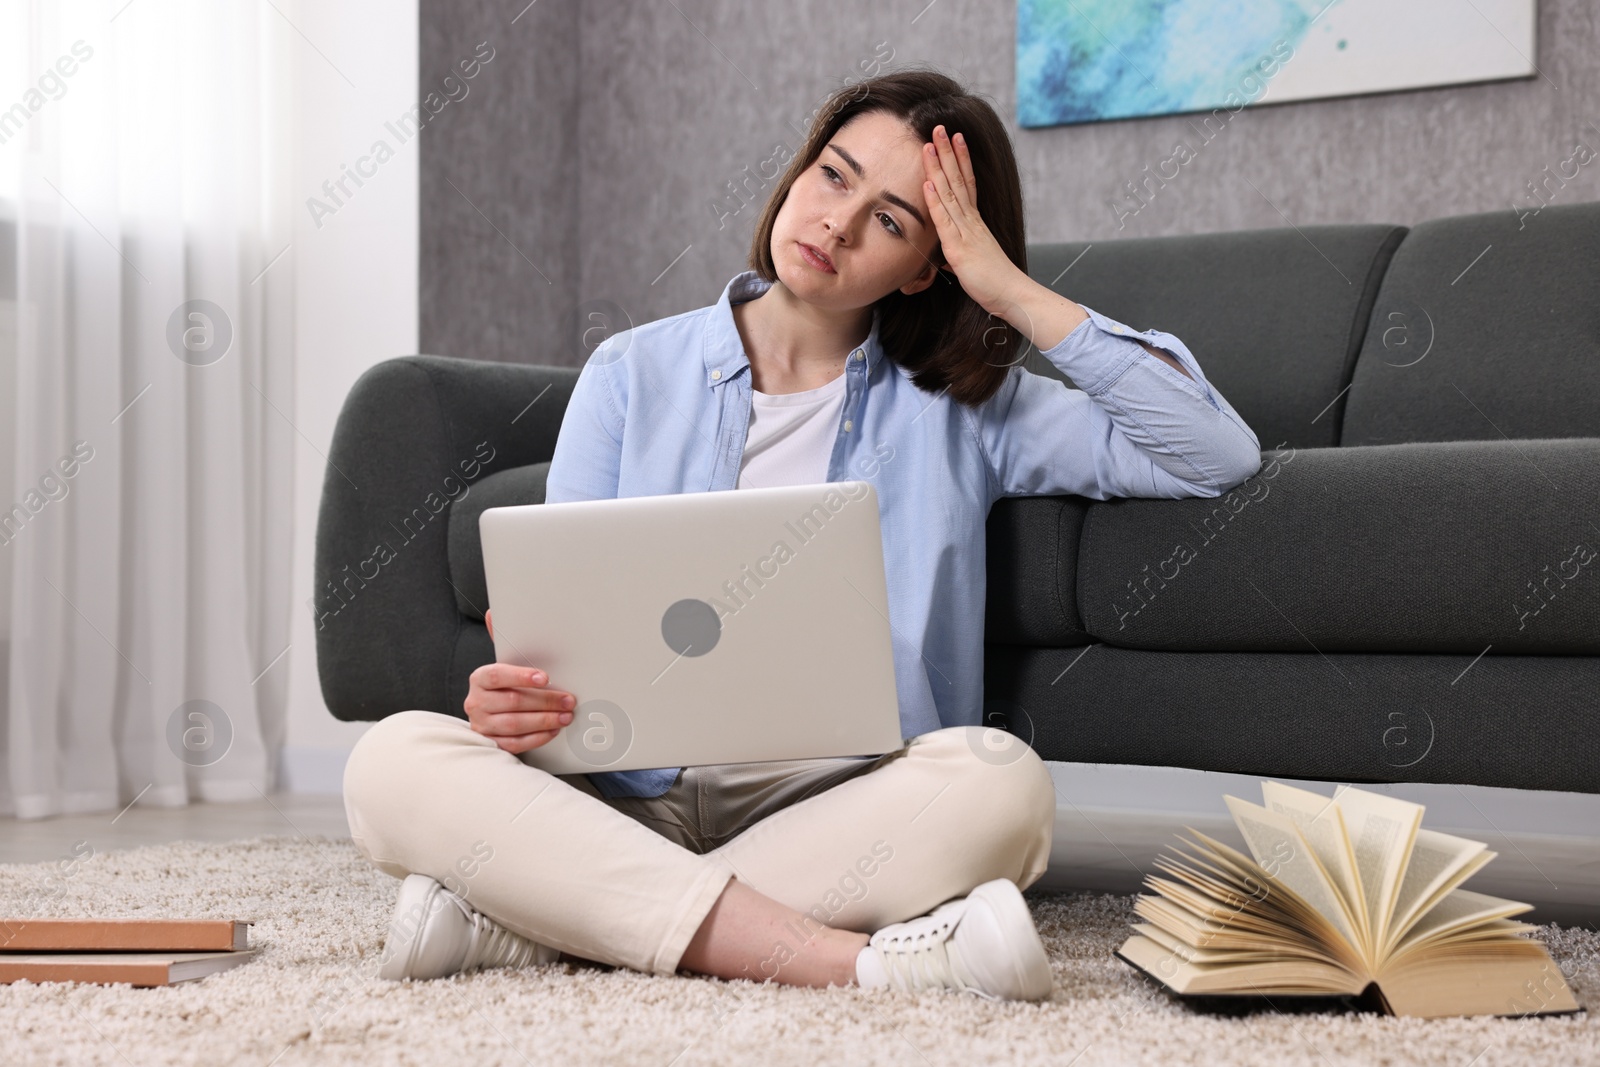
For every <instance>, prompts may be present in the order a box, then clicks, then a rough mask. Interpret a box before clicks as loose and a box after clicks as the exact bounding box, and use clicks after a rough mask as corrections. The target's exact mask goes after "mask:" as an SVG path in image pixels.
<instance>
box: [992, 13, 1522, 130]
mask: <svg viewBox="0 0 1600 1067" xmlns="http://www.w3.org/2000/svg"><path fill="white" fill-rule="evenodd" d="M1535 5H1536V0H1404V2H1403V3H1395V2H1394V0H1018V3H1017V122H1018V125H1020V126H1024V127H1036V126H1059V125H1066V124H1070V123H1079V122H1099V121H1104V120H1106V119H1122V118H1134V117H1138V116H1145V115H1171V114H1178V113H1182V112H1191V111H1207V110H1212V109H1216V108H1223V107H1226V108H1229V109H1231V110H1235V111H1236V110H1238V109H1240V108H1242V107H1245V106H1248V105H1250V104H1256V103H1278V102H1282V101H1288V100H1303V99H1309V98H1313V97H1327V96H1347V95H1354V94H1359V93H1371V92H1385V91H1391V90H1396V89H1412V88H1420V87H1423V86H1429V85H1445V84H1453V83H1459V82H1469V81H1488V80H1495V79H1500V78H1518V77H1530V76H1532V75H1533V74H1534V73H1535V69H1534V65H1533V58H1534V25H1535V22H1536V18H1535V16H1536V11H1535Z"/></svg>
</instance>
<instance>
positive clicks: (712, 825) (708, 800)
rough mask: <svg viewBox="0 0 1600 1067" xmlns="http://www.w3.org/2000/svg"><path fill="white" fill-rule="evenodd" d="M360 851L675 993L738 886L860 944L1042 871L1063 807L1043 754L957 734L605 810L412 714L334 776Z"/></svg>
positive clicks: (994, 736)
mask: <svg viewBox="0 0 1600 1067" xmlns="http://www.w3.org/2000/svg"><path fill="white" fill-rule="evenodd" d="M344 801H345V812H346V814H347V816H348V818H349V821H350V833H351V837H352V839H353V841H354V843H355V846H356V848H357V850H359V851H360V852H361V854H362V855H364V856H365V857H366V858H367V859H369V860H371V861H372V862H373V863H374V864H376V865H377V866H378V867H379V868H380V869H382V870H383V871H386V872H387V873H389V874H392V875H394V876H396V877H398V878H404V877H405V876H406V875H407V874H410V873H413V872H416V873H420V874H426V875H428V876H430V877H432V878H435V879H438V880H439V881H440V882H441V883H443V884H444V885H445V886H446V887H447V888H449V889H451V890H452V891H454V892H456V893H459V894H461V895H462V896H463V897H465V898H467V899H468V900H469V901H470V902H471V903H472V905H473V907H474V908H476V909H477V910H479V911H480V912H482V913H483V914H485V915H488V916H489V917H490V918H493V919H495V920H496V921H498V922H500V923H501V924H502V925H504V926H506V927H508V928H509V929H511V930H514V931H516V932H517V933H519V934H522V935H524V936H526V937H530V938H532V939H533V940H535V941H538V942H540V943H541V944H545V945H550V946H552V947H555V948H558V949H560V950H562V951H563V952H566V953H568V954H569V955H572V956H576V957H579V958H582V959H587V960H594V961H597V962H600V963H607V964H611V965H613V966H623V967H631V968H633V969H635V970H640V971H645V972H650V973H655V974H672V973H675V972H676V971H677V969H678V962H679V959H680V957H681V956H682V955H683V952H684V949H685V948H686V947H687V946H688V944H689V941H690V939H691V938H693V936H694V934H695V932H696V931H697V930H698V929H699V928H700V924H701V923H702V922H703V921H704V919H705V917H706V913H707V912H709V911H710V910H711V907H712V905H713V904H715V903H716V900H717V897H718V896H720V895H721V893H722V890H723V888H724V886H726V884H727V881H728V879H729V878H732V877H737V878H738V879H739V880H740V881H741V882H744V883H745V884H747V885H749V886H752V887H753V888H755V889H757V890H758V891H760V892H762V893H764V894H766V895H767V896H769V897H772V898H774V899H776V900H778V901H780V902H782V903H784V904H787V905H788V906H790V907H792V908H794V909H795V910H797V911H800V912H802V913H805V915H806V916H808V920H809V923H810V926H809V928H806V927H800V926H797V928H796V929H795V930H794V931H793V932H792V933H793V936H792V937H791V938H790V939H789V940H790V943H789V944H787V945H783V944H775V945H774V947H773V953H772V956H771V958H770V959H769V961H767V963H765V964H764V965H763V970H766V971H768V973H766V974H763V975H757V974H752V975H751V976H750V977H751V978H752V979H753V980H756V981H761V980H763V979H764V978H769V977H771V976H772V975H773V974H775V973H776V968H777V966H778V965H779V964H780V963H781V962H782V960H784V959H787V958H789V956H791V955H792V954H793V953H794V952H796V951H797V950H798V949H799V948H800V946H801V944H802V943H803V942H804V941H805V940H806V939H807V938H808V937H809V936H810V935H811V933H813V932H814V930H815V924H816V923H822V924H825V925H827V926H832V927H835V928H837V929H846V930H855V931H860V932H863V933H871V932H873V931H875V930H877V929H879V928H881V927H883V926H886V925H888V924H889V923H892V922H900V921H903V920H905V919H909V918H913V917H915V916H918V915H922V914H924V913H926V912H928V911H929V910H931V909H932V908H933V907H934V906H936V905H938V904H940V903H942V902H943V901H946V900H949V899H950V898H952V897H958V896H964V895H966V894H967V893H968V892H969V891H970V890H971V889H972V888H973V887H975V886H977V885H980V884H982V883H983V882H987V881H990V880H991V879H994V878H1009V879H1011V880H1012V881H1013V882H1015V883H1016V884H1017V885H1018V886H1019V887H1020V888H1027V887H1028V886H1029V885H1031V884H1033V883H1034V882H1035V881H1037V880H1038V878H1039V876H1040V875H1042V874H1043V873H1044V871H1045V865H1046V863H1047V862H1048V861H1049V858H1050V840H1051V835H1052V832H1053V830H1054V824H1055V788H1054V784H1053V783H1052V781H1051V779H1050V772H1049V769H1048V768H1047V767H1045V765H1044V762H1043V761H1042V760H1041V759H1040V758H1039V757H1038V755H1037V754H1036V753H1035V752H1034V751H1033V750H1032V749H1030V748H1028V747H1027V746H1026V745H1024V744H1023V743H1022V742H1020V741H1018V740H1016V739H1014V738H1010V737H1009V735H1004V734H1001V733H1000V732H999V731H995V730H989V729H987V728H984V727H977V726H955V727H950V728H948V729H943V730H935V731H932V732H931V733H926V734H922V735H920V736H918V737H914V738H912V739H911V740H910V741H908V742H907V743H906V745H905V746H904V747H902V748H900V749H897V750H896V751H894V752H890V753H886V754H885V755H883V756H880V757H877V758H874V759H863V760H852V759H814V760H783V761H776V762H763V763H737V764H717V765H712V766H704V767H688V768H685V769H684V770H683V771H682V772H681V773H680V774H679V775H678V778H677V780H676V781H675V782H674V783H673V785H672V788H671V789H670V790H668V792H667V793H666V794H664V795H663V796H660V797H651V798H639V797H625V798H619V799H614V800H608V799H604V798H602V797H601V796H600V794H599V793H598V792H597V791H596V790H595V788H594V786H593V785H592V784H591V783H590V782H589V780H588V779H587V778H586V777H585V776H584V775H581V774H574V775H552V774H550V773H548V772H546V771H542V770H540V769H538V768H537V767H531V766H529V765H528V764H526V763H523V762H522V761H521V760H520V759H518V758H517V757H516V756H515V755H513V754H511V753H509V752H506V751H504V750H502V749H501V748H499V747H498V746H497V745H496V744H495V743H494V741H492V740H491V739H490V738H488V737H485V736H484V735H482V734H480V733H478V732H477V731H475V730H473V729H472V727H471V725H470V724H469V723H468V722H467V721H466V720H465V719H459V718H456V717H454V716H450V715H442V714H439V713H437V712H432V711H404V712H399V713H397V714H394V715H390V716H389V717H387V718H385V719H383V720H381V721H379V722H378V723H376V724H375V725H374V726H373V727H372V729H370V730H368V731H367V733H366V734H364V735H363V736H362V737H361V739H360V740H359V741H358V742H357V743H356V746H355V749H354V750H353V751H352V752H351V754H350V761H349V763H348V764H347V765H346V768H345V773H344Z"/></svg>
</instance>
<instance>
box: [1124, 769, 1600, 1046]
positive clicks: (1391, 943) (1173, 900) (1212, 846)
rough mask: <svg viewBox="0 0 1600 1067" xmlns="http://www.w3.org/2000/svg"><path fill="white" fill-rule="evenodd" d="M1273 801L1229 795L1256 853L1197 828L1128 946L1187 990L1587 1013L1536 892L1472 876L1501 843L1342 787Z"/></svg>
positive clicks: (1131, 957) (1482, 1011)
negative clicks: (1515, 893)
mask: <svg viewBox="0 0 1600 1067" xmlns="http://www.w3.org/2000/svg"><path fill="white" fill-rule="evenodd" d="M1261 793H1262V800H1263V801H1264V802H1265V806H1263V805H1260V804H1252V803H1250V802H1249V801H1246V800H1240V799H1239V798H1238V797H1231V796H1230V797H1225V798H1224V799H1225V800H1226V801H1227V804H1228V809H1229V810H1230V811H1231V812H1232V813H1233V819H1234V822H1235V823H1236V824H1237V825H1238V827H1239V831H1240V832H1241V833H1242V834H1243V835H1244V840H1245V844H1246V845H1247V846H1248V847H1249V849H1250V852H1251V855H1249V856H1246V855H1244V854H1243V853H1241V852H1239V851H1238V850H1237V849H1233V848H1229V847H1228V846H1227V845H1225V844H1223V843H1222V842H1220V841H1216V840H1213V839H1212V838H1210V837H1207V836H1206V835H1205V834H1202V833H1200V832H1198V831H1197V830H1194V829H1193V828H1187V829H1188V830H1189V833H1191V834H1193V835H1194V837H1195V838H1196V840H1197V842H1198V844H1197V845H1195V846H1193V847H1194V850H1195V854H1194V855H1183V854H1181V853H1180V858H1176V859H1174V858H1168V857H1165V856H1163V857H1159V858H1158V859H1157V860H1156V866H1157V867H1159V868H1160V869H1161V870H1163V871H1165V872H1166V873H1168V874H1170V875H1171V876H1172V877H1171V878H1159V877H1157V876H1155V875H1150V876H1148V877H1146V878H1145V884H1146V885H1147V886H1149V887H1151V888H1152V889H1154V890H1155V893H1154V894H1153V895H1142V896H1140V897H1139V899H1138V901H1137V902H1136V903H1135V905H1134V911H1135V913H1136V914H1137V915H1138V916H1139V917H1140V918H1142V919H1144V920H1145V921H1144V922H1142V923H1134V924H1133V929H1134V931H1135V933H1134V934H1133V935H1132V936H1131V937H1129V938H1128V939H1127V940H1126V941H1125V942H1123V944H1122V947H1121V948H1119V949H1118V950H1117V952H1116V955H1117V957H1118V958H1120V959H1121V960H1122V961H1123V962H1125V963H1128V964H1130V965H1132V966H1133V967H1135V968H1137V969H1139V970H1141V971H1143V972H1145V973H1146V974H1148V975H1150V976H1151V977H1152V978H1154V979H1155V980H1156V981H1157V982H1160V983H1161V984H1162V985H1164V986H1166V987H1167V988H1168V989H1169V990H1171V991H1172V992H1173V993H1175V994H1178V995H1180V996H1182V997H1185V998H1190V997H1193V998H1200V1002H1201V1003H1204V1002H1205V1001H1206V1000H1207V999H1208V998H1217V997H1221V998H1230V999H1232V998H1238V997H1245V998H1252V997H1253V998H1256V999H1260V998H1262V997H1265V998H1267V999H1268V1000H1270V999H1271V998H1272V997H1274V996H1285V997H1296V998H1299V997H1329V998H1334V999H1339V998H1355V999H1354V1000H1353V1002H1352V1003H1353V1004H1355V1005H1356V1006H1360V1007H1365V1008H1370V1009H1373V1010H1377V1011H1379V1012H1383V1013H1387V1014H1392V1015H1410V1016H1418V1017H1421V1018H1433V1017H1437V1016H1446V1015H1518V1016H1524V1015H1547V1014H1561V1013H1565V1012H1573V1011H1579V1010H1582V1009H1581V1008H1580V1007H1579V1005H1578V1002H1577V1000H1576V999H1575V998H1574V997H1573V995H1572V990H1571V989H1570V988H1569V987H1568V985H1567V982H1566V977H1565V976H1564V975H1563V974H1562V973H1561V970H1560V968H1559V967H1557V966H1556V963H1555V961H1554V960H1553V959H1552V958H1551V956H1550V951H1549V950H1548V949H1547V948H1545V946H1544V945H1543V944H1542V943H1541V942H1539V941H1538V940H1536V939H1534V938H1532V937H1529V936H1526V935H1528V934H1530V933H1532V932H1533V931H1534V930H1536V929H1537V927H1534V926H1531V925H1529V924H1527V923H1523V922H1516V921H1514V920H1513V919H1512V918H1511V916H1513V915H1520V914H1522V913H1523V912H1527V911H1531V910H1533V905H1531V904H1521V903H1518V902H1517V901H1515V900H1505V899H1503V898H1500V897H1492V896H1488V895H1487V894H1484V893H1474V892H1471V891H1470V890H1466V889H1462V888H1460V886H1461V883H1462V882H1464V881H1466V880H1467V878H1468V877H1470V876H1471V875H1472V874H1473V873H1475V872H1476V871H1478V870H1480V869H1481V868H1482V867H1483V866H1484V864H1486V863H1488V862H1489V861H1490V860H1491V859H1493V858H1494V857H1495V855H1496V853H1493V852H1489V851H1487V850H1486V849H1485V847H1484V845H1483V843H1482V842H1480V841H1469V840H1467V839H1466V838H1462V837H1453V836H1451V835H1450V834H1443V833H1439V832H1437V831H1434V830H1424V829H1423V828H1422V810H1423V809H1422V805H1421V804H1412V803H1408V802H1407V801H1403V800H1396V799H1395V798H1393V797H1388V796H1384V795H1383V794H1381V793H1373V792H1369V791H1367V790H1363V789H1353V788H1351V787H1349V786H1340V787H1339V788H1338V789H1337V790H1336V791H1335V792H1334V794H1333V796H1332V797H1326V796H1323V795H1321V794H1319V793H1311V792H1307V791H1306V790H1304V789H1296V788H1295V787H1293V786H1289V785H1284V784H1282V783H1280V782H1263V783H1261Z"/></svg>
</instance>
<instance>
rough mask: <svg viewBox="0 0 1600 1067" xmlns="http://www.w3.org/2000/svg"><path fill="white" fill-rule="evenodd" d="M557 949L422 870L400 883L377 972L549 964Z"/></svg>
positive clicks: (390, 975)
mask: <svg viewBox="0 0 1600 1067" xmlns="http://www.w3.org/2000/svg"><path fill="white" fill-rule="evenodd" d="M560 956H561V952H560V950H559V949H554V948H551V947H550V946H548V945H541V944H539V943H538V942H537V941H531V940H529V939H528V938H526V937H523V936H522V935H521V934H516V933H512V932H511V931H510V930H507V929H506V928H505V927H503V926H501V925H500V924H499V923H497V922H495V921H494V920H493V919H491V918H489V917H488V916H487V915H484V914H482V913H480V912H479V911H477V910H476V909H474V908H473V907H471V906H470V905H469V904H467V902H466V901H465V900H463V899H461V897H460V896H459V895H457V894H455V893H452V892H450V890H448V889H446V888H445V887H444V886H442V885H440V884H439V883H438V882H437V881H435V880H434V879H432V878H429V877H428V876H427V875H425V874H411V875H407V876H406V880H405V881H404V882H401V883H400V897H399V899H398V900H397V901H395V906H394V919H393V920H392V921H391V922H390V923H389V935H388V938H387V939H386V940H385V941H384V943H383V963H382V964H381V965H380V966H379V968H378V977H380V978H387V979H389V980H391V981H395V982H398V981H401V980H402V979H406V978H418V979H421V978H443V977H444V976H445V975H449V974H456V973H459V972H467V971H475V970H477V969H478V968H480V967H526V966H528V965H529V964H534V963H554V962H556V960H557V959H559V958H560Z"/></svg>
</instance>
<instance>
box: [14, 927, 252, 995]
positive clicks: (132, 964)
mask: <svg viewBox="0 0 1600 1067" xmlns="http://www.w3.org/2000/svg"><path fill="white" fill-rule="evenodd" d="M250 926H251V923H250V921H248V920H243V919H0V984H4V983H7V982H20V981H22V980H23V979H27V980H28V981H30V982H99V983H112V982H127V983H129V984H131V985H136V986H158V985H172V984H173V983H174V982H189V981H193V980H194V979H196V978H204V977H205V976H206V975H208V974H213V973H215V972H217V971H225V970H227V969H228V968H230V967H237V966H239V964H241V963H245V962H247V961H249V960H251V959H253V958H254V957H255V955H256V953H258V952H260V951H261V950H260V949H259V948H251V947H250Z"/></svg>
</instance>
